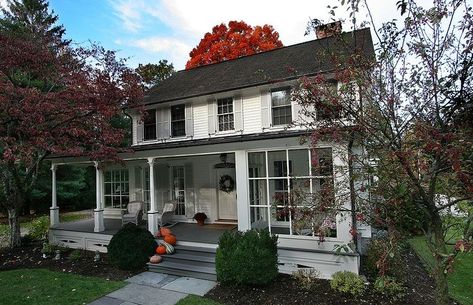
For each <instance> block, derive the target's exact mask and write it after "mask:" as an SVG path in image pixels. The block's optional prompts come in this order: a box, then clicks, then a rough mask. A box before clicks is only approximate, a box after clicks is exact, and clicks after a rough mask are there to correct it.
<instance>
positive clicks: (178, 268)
mask: <svg viewBox="0 0 473 305" xmlns="http://www.w3.org/2000/svg"><path fill="white" fill-rule="evenodd" d="M148 269H149V271H152V272H160V273H166V274H172V275H178V276H188V277H194V278H198V279H204V280H211V281H215V280H217V274H216V271H215V266H214V267H208V266H195V265H193V264H186V263H175V262H169V261H162V262H161V263H159V264H151V263H148Z"/></svg>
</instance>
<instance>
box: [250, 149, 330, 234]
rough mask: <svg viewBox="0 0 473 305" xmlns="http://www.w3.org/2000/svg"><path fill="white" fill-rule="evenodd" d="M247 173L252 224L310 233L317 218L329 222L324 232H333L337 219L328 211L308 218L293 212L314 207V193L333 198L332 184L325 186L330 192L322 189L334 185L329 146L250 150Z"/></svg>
mask: <svg viewBox="0 0 473 305" xmlns="http://www.w3.org/2000/svg"><path fill="white" fill-rule="evenodd" d="M248 174H249V178H248V179H249V198H250V221H251V226H252V228H254V229H264V228H269V230H270V231H271V232H272V233H275V234H288V235H308V236H313V235H315V233H314V232H313V231H314V230H313V228H314V221H315V222H317V221H320V222H323V224H324V226H325V225H327V226H331V227H330V230H331V232H330V234H329V235H326V236H336V223H335V219H334V218H333V217H332V216H331V215H328V216H326V215H325V214H323V215H322V214H320V217H319V215H317V217H315V220H314V218H311V221H306V220H304V218H302V217H299V216H300V214H298V215H297V216H295V213H304V212H306V211H308V209H312V211H313V210H314V206H315V201H313V200H318V199H315V198H317V197H320V196H322V195H323V196H325V197H328V198H329V200H332V199H331V198H332V197H333V194H332V192H333V187H331V188H328V190H329V192H326V190H325V189H324V186H333V166H332V151H331V149H330V148H320V149H316V150H312V151H311V150H309V149H288V150H274V151H259V152H250V153H248ZM301 194H303V196H300V195H301ZM297 195H299V196H297ZM306 198H307V199H306ZM325 199H327V198H325ZM301 219H302V221H301ZM312 220H314V221H312Z"/></svg>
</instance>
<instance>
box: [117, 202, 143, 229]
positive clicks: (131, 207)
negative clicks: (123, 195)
mask: <svg viewBox="0 0 473 305" xmlns="http://www.w3.org/2000/svg"><path fill="white" fill-rule="evenodd" d="M143 205H144V204H143V202H142V201H132V202H130V203H128V205H127V210H126V212H125V214H124V215H123V216H122V225H124V224H125V223H129V222H132V223H134V224H136V225H138V224H139V220H140V219H141V215H142V212H143Z"/></svg>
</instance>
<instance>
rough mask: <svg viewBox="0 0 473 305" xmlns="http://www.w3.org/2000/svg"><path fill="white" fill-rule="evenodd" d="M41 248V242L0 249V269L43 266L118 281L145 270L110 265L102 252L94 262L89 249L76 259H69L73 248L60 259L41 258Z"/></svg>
mask: <svg viewBox="0 0 473 305" xmlns="http://www.w3.org/2000/svg"><path fill="white" fill-rule="evenodd" d="M41 249H42V244H41V243H32V244H29V245H25V246H21V247H19V248H15V249H1V250H0V271H4V270H12V269H19V268H44V269H48V270H52V271H59V272H67V273H74V274H80V275H86V276H96V277H100V278H104V279H108V280H118V281H120V280H125V279H127V278H129V277H131V276H133V275H135V274H138V273H140V272H143V271H145V269H143V270H137V271H134V272H131V271H124V270H120V269H118V268H115V267H113V266H112V265H110V263H109V262H108V257H107V255H106V254H103V253H101V254H100V256H101V260H100V261H99V262H97V263H96V262H94V255H95V253H93V252H91V251H82V250H81V251H82V253H83V254H82V257H81V258H80V259H78V260H71V259H70V258H69V255H70V253H71V252H72V251H73V250H70V249H65V250H62V252H61V259H59V260H54V259H52V257H48V258H43V257H42V255H43V254H42V253H41ZM53 256H54V255H53Z"/></svg>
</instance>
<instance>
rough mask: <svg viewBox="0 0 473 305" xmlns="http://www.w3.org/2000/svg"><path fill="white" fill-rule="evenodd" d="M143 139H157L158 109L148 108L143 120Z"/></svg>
mask: <svg viewBox="0 0 473 305" xmlns="http://www.w3.org/2000/svg"><path fill="white" fill-rule="evenodd" d="M143 129H144V134H143V139H144V140H145V141H146V140H156V109H152V110H148V111H147V112H146V115H145V119H144V122H143Z"/></svg>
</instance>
